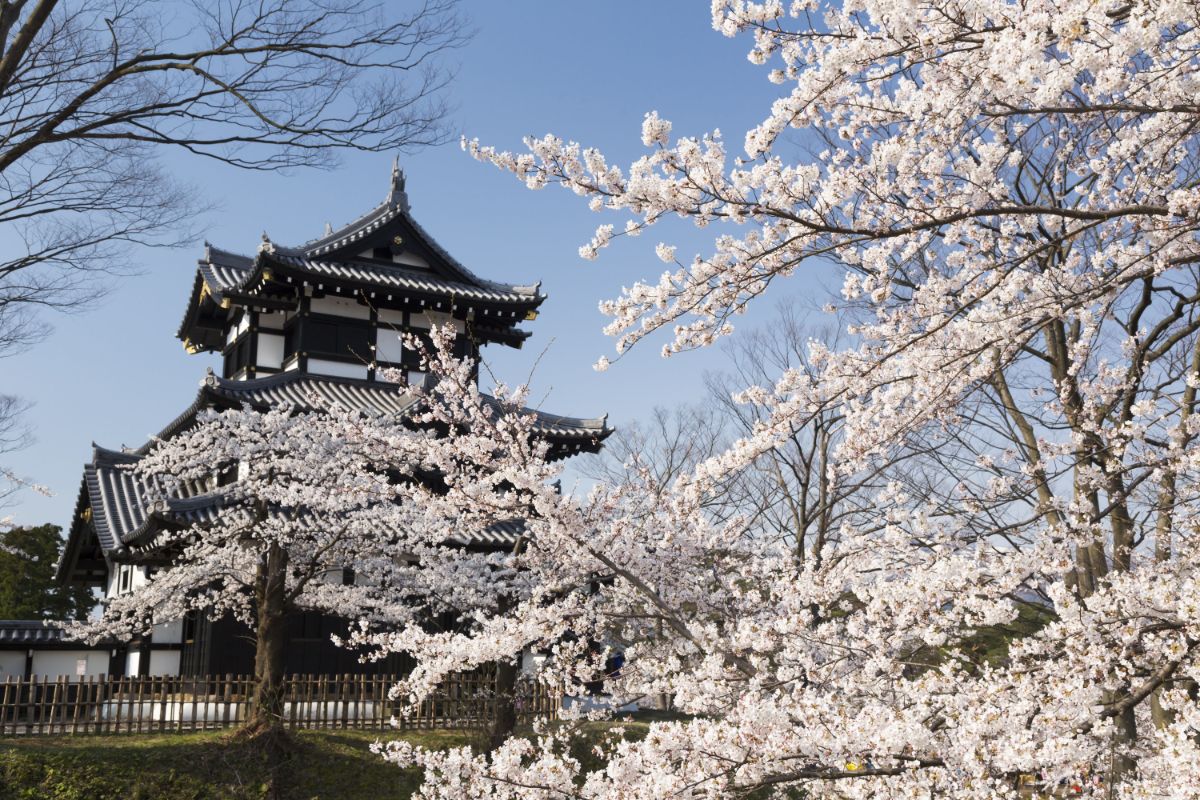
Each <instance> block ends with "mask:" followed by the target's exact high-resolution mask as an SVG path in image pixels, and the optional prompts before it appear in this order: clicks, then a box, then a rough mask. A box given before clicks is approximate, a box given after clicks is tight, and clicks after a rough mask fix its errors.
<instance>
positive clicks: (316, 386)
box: [0, 166, 611, 674]
mask: <svg viewBox="0 0 1200 800" xmlns="http://www.w3.org/2000/svg"><path fill="white" fill-rule="evenodd" d="M545 300H546V295H545V294H542V292H541V291H540V284H534V285H532V286H516V285H511V284H506V283H497V282H494V281H491V280H486V279H484V278H482V277H480V276H478V275H476V274H474V273H473V272H471V271H470V270H468V269H467V268H466V267H465V266H463V265H462V264H461V263H459V262H458V261H457V260H455V259H454V257H453V256H451V255H450V254H449V253H448V252H447V251H446V250H445V249H444V248H443V247H442V246H441V245H439V244H438V243H437V242H436V241H434V239H433V237H431V236H430V235H429V233H428V232H426V231H425V229H424V228H422V227H421V226H420V225H419V224H418V223H417V222H416V220H415V219H414V218H413V216H412V211H411V208H410V205H409V200H408V195H407V193H406V191H405V180H404V174H403V173H402V172H401V171H400V170H399V168H398V167H396V166H394V167H393V170H392V179H391V189H390V191H389V192H388V195H387V197H386V199H385V200H384V202H383V203H382V204H380V205H379V206H377V207H375V208H374V209H372V210H371V211H369V212H367V213H366V214H365V215H363V216H362V217H360V218H358V219H356V220H354V221H353V222H351V223H350V224H348V225H346V226H345V227H342V228H340V229H338V230H329V229H328V228H327V229H326V232H325V234H324V235H323V236H321V237H320V238H318V239H314V240H313V241H311V242H309V243H307V244H304V245H301V246H298V247H285V246H283V245H280V244H276V243H274V242H272V241H271V240H270V239H269V238H268V237H267V236H266V234H264V235H263V238H262V242H261V243H259V244H258V245H257V252H255V253H254V255H242V254H238V253H235V252H232V251H229V250H224V249H220V248H218V247H215V246H212V245H207V244H206V245H205V249H204V256H203V258H201V259H200V260H199V264H198V267H197V269H196V276H195V280H194V282H193V286H192V292H191V296H190V297H189V298H188V301H187V307H186V309H185V311H184V314H183V321H182V323H181V324H180V326H179V332H178V334H177V335H178V337H179V339H180V340H182V342H183V345H184V347H185V348H186V349H187V350H188V352H189V353H199V352H212V353H218V352H219V353H221V355H222V356H223V358H224V363H223V367H222V369H221V374H220V375H219V376H218V375H216V374H213V372H212V371H210V372H209V373H208V375H207V376H206V377H205V378H204V379H203V381H202V382H201V386H200V390H199V392H198V394H197V395H196V397H195V398H194V400H193V401H192V403H191V405H190V406H188V407H187V408H186V409H185V410H184V411H183V413H181V414H180V415H179V416H178V417H176V418H175V420H173V421H172V422H171V423H170V424H168V425H167V426H166V428H164V429H163V430H162V431H161V432H160V433H159V437H161V438H170V437H171V436H173V435H175V434H176V433H177V432H179V431H181V430H184V429H185V428H187V427H188V426H189V425H191V424H192V422H193V420H194V419H195V416H196V414H197V412H198V411H200V410H201V409H203V408H212V407H217V408H220V407H237V406H241V405H242V404H244V403H249V404H251V405H252V406H256V407H260V408H266V407H270V406H275V405H279V404H286V405H290V406H294V407H297V408H312V407H313V406H314V405H319V403H318V401H316V400H315V399H314V398H324V399H326V400H329V401H331V402H332V401H336V402H338V403H339V404H342V405H348V406H351V407H358V408H363V409H376V410H382V411H387V412H392V413H396V414H400V415H404V414H407V413H409V412H410V411H411V410H412V409H413V408H414V407H415V406H416V404H417V401H416V399H415V398H414V397H413V396H412V395H411V394H408V393H406V392H404V391H397V387H396V386H395V384H389V383H385V382H384V380H383V368H385V367H398V368H400V370H401V371H402V374H403V375H404V376H405V380H406V381H407V382H408V384H409V385H415V384H419V383H420V382H421V381H422V380H423V375H422V374H421V373H420V372H419V371H418V370H419V358H418V354H417V353H416V352H414V351H412V350H410V349H407V348H404V347H403V346H402V345H401V342H400V338H399V336H398V334H399V333H400V332H412V333H415V334H417V335H420V334H421V332H422V331H427V330H428V329H429V328H430V326H431V325H433V324H445V323H447V322H452V323H453V324H454V326H455V327H456V329H457V331H458V334H459V335H458V338H457V341H456V345H455V354H456V355H457V356H459V357H465V356H476V355H478V353H479V349H480V348H481V347H483V346H484V345H487V344H492V343H495V344H500V345H507V346H510V347H520V346H521V345H522V343H523V342H524V341H525V339H526V338H527V337H528V336H529V335H530V334H529V332H528V331H527V330H524V329H523V328H522V327H521V325H522V323H525V322H529V321H532V320H534V319H535V318H536V317H537V309H538V307H539V306H541V304H542V303H543V302H544V301H545ZM393 374H394V373H393ZM401 388H403V387H401ZM533 413H535V414H536V415H537V422H538V424H537V431H538V434H539V435H541V436H544V437H545V438H546V440H547V441H548V443H549V444H550V448H551V449H550V455H551V457H552V458H562V457H565V456H568V455H572V454H574V453H578V452H584V451H588V452H595V451H596V450H598V449H599V448H600V446H601V443H602V442H603V440H604V439H605V438H606V437H607V436H608V435H609V434H610V433H611V429H610V428H609V427H608V426H607V425H606V423H605V419H604V418H599V419H578V418H574V417H564V416H557V415H554V414H547V413H543V412H541V411H534V412H533ZM148 446H149V445H148V444H147V445H143V446H142V447H141V448H138V449H136V450H122V451H116V450H108V449H104V448H102V447H94V450H93V454H92V460H91V462H90V463H88V464H86V465H85V466H84V472H83V480H82V485H81V487H80V491H79V499H78V501H77V503H76V507H75V512H74V516H73V519H72V521H71V526H70V531H69V535H68V540H67V544H66V549H65V551H64V554H63V557H62V560H61V561H60V563H59V570H58V574H59V578H60V580H62V581H73V582H80V583H83V584H86V585H89V586H95V587H99V588H100V589H101V590H102V591H103V592H104V593H105V596H109V597H111V596H115V595H118V594H121V593H124V592H128V591H130V590H131V589H132V588H133V587H135V586H136V585H138V584H139V583H141V582H142V581H144V580H145V578H146V575H147V573H148V570H150V569H153V568H154V567H155V566H156V565H161V564H163V563H164V562H165V560H166V559H168V558H169V555H168V554H166V553H164V552H161V551H160V550H159V549H157V548H156V546H155V541H156V538H157V536H156V534H158V533H159V532H161V531H163V530H165V529H171V528H177V527H179V526H184V525H190V524H195V523H201V524H202V523H203V522H204V521H205V520H206V519H211V518H212V517H211V514H212V513H213V509H214V507H215V501H209V498H208V497H206V496H205V495H203V494H201V495H198V496H195V497H189V498H182V499H178V500H172V501H169V502H168V503H166V504H165V506H164V505H163V504H161V503H160V504H159V505H156V506H154V507H150V505H149V503H150V501H149V500H148V493H147V492H146V490H145V486H144V485H142V484H141V482H140V481H139V480H138V479H137V478H136V476H135V475H134V474H133V472H132V471H130V470H129V469H128V468H127V467H125V465H129V464H132V463H134V462H136V461H137V460H138V459H139V458H141V457H142V456H143V455H144V454H145V453H146V450H147V447H148ZM520 529H521V525H520V523H519V522H512V523H505V524H501V525H497V526H493V527H492V528H489V529H487V530H485V531H481V532H479V533H478V534H476V535H474V536H471V537H465V538H463V539H462V544H463V546H467V547H478V548H496V549H499V548H504V547H506V546H511V544H512V543H513V542H515V540H516V536H517V534H518V533H519V531H520ZM294 623H295V624H294V625H292V629H291V631H290V634H291V635H290V637H289V639H290V642H289V646H288V652H287V653H286V654H285V662H286V664H287V670H288V672H293V673H331V672H337V673H345V672H361V671H363V670H364V669H369V670H380V671H385V672H387V671H394V670H395V669H396V667H397V665H395V664H389V663H386V662H381V663H380V664H378V665H375V666H372V665H365V666H364V665H361V664H358V662H357V661H356V659H355V658H354V656H353V654H350V653H343V652H339V651H337V650H335V649H334V648H333V647H332V645H331V644H329V634H330V633H331V632H332V630H333V628H331V627H330V626H331V625H333V624H334V623H335V621H331V620H328V619H325V618H321V617H320V616H319V615H309V614H306V615H297V619H296V620H294ZM236 627H237V626H236V623H233V622H232V621H230V620H221V621H217V622H210V621H207V620H194V619H188V620H180V621H176V622H170V623H164V624H161V625H156V626H155V629H154V633H153V635H152V636H150V637H147V638H146V639H145V640H142V641H135V642H133V643H132V644H130V645H129V646H128V647H127V648H125V647H121V648H117V649H113V650H112V651H111V656H110V659H109V660H110V663H109V665H108V669H107V670H103V671H107V672H108V673H109V674H178V673H183V674H217V673H227V672H232V673H241V672H248V671H250V666H251V664H252V652H251V650H250V649H249V648H250V646H249V645H247V644H246V643H245V642H243V641H242V640H241V639H242V637H241V636H240V633H242V632H244V631H240V630H236ZM50 638H53V637H50ZM0 646H2V644H0ZM38 646H49V647H53V646H55V645H54V643H53V642H51V641H46V642H44V643H39V645H38ZM58 646H60V647H68V646H72V647H77V645H68V643H66V642H62V643H61V644H59V645H58ZM89 659H90V656H89ZM248 659H249V661H248ZM244 662H245V663H244ZM89 663H90V661H89ZM89 669H90V668H89Z"/></svg>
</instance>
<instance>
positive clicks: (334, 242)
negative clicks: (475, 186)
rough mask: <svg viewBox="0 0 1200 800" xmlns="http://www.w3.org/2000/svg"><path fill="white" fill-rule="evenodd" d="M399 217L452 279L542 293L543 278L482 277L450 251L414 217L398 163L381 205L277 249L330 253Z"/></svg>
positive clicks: (524, 293) (496, 289)
mask: <svg viewBox="0 0 1200 800" xmlns="http://www.w3.org/2000/svg"><path fill="white" fill-rule="evenodd" d="M397 221H403V222H404V223H405V224H406V225H408V227H410V228H412V230H413V232H414V233H416V235H417V237H418V238H419V239H420V240H421V243H422V244H424V245H425V246H426V247H428V248H429V249H430V250H431V251H433V252H434V253H435V254H437V255H438V257H439V258H440V259H441V260H442V262H443V263H444V266H445V267H447V268H448V269H449V270H450V272H451V273H454V274H452V275H451V276H450V277H451V278H452V279H456V280H457V281H458V282H461V283H464V284H468V285H471V286H476V287H479V288H481V289H487V290H491V291H493V292H496V293H499V294H515V295H520V296H522V297H524V298H526V299H530V298H533V297H540V295H539V292H538V290H539V289H540V287H541V283H540V282H539V283H536V284H533V285H531V286H517V285H513V284H507V283H498V282H496V281H490V280H487V279H486V278H481V277H480V276H478V275H476V274H475V273H474V272H472V271H471V270H469V269H467V267H466V266H464V265H463V263H462V262H461V261H459V260H458V259H457V258H455V257H454V256H452V255H450V253H449V252H448V251H447V250H446V249H445V248H444V247H442V246H441V245H440V244H438V242H437V240H436V239H434V238H433V236H431V235H430V234H429V232H428V231H427V230H425V228H423V227H421V225H420V223H418V222H417V221H416V219H414V218H413V215H412V207H411V205H410V203H409V201H408V192H407V190H406V188H405V178H404V172H403V171H402V170H401V169H400V165H399V164H398V163H393V164H392V185H391V190H390V191H389V192H388V196H387V198H386V199H385V200H384V201H383V202H382V203H380V204H379V205H378V206H376V207H375V208H373V209H371V210H370V211H368V212H367V213H366V214H363V215H362V216H361V217H359V218H358V219H355V220H353V221H351V222H349V223H347V224H345V225H343V226H342V227H340V228H338V229H337V230H331V231H329V232H328V233H326V234H324V235H323V236H321V237H320V238H317V239H313V240H311V241H309V242H306V243H305V244H303V245H301V246H300V247H280V246H278V245H275V246H274V250H275V252H276V253H277V254H280V255H289V256H298V257H301V258H304V259H313V258H316V257H318V256H329V255H331V254H333V253H336V252H337V251H339V250H342V249H345V248H347V247H353V246H354V245H355V244H357V243H358V242H359V241H361V240H362V239H363V238H365V237H366V236H368V235H370V234H372V233H374V232H376V231H378V230H382V229H384V228H386V227H387V226H388V225H389V224H394V223H395V222H397Z"/></svg>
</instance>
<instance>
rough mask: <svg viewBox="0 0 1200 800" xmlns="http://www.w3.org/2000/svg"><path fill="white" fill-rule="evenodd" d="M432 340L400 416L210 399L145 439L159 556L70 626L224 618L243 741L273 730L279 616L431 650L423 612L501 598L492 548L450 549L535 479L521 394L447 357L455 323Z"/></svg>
mask: <svg viewBox="0 0 1200 800" xmlns="http://www.w3.org/2000/svg"><path fill="white" fill-rule="evenodd" d="M431 336H432V339H433V344H434V349H433V350H432V351H430V352H428V353H427V354H426V359H427V362H426V364H425V366H426V367H428V368H429V369H430V372H431V374H432V375H433V376H435V378H436V385H435V386H434V388H432V389H428V390H422V389H415V388H405V387H403V386H402V385H401V384H400V383H399V382H397V383H395V384H394V386H395V391H396V392H397V393H398V394H400V393H405V392H408V393H410V394H411V395H413V397H412V398H411V399H412V400H413V402H414V404H415V405H414V406H413V408H412V410H411V413H406V414H403V415H397V414H395V413H385V412H382V411H378V412H376V411H370V410H362V409H351V408H347V407H343V406H340V405H338V404H337V403H335V402H325V401H321V400H320V399H319V398H313V401H312V403H311V405H312V407H313V410H300V409H297V408H296V407H294V406H292V405H290V404H283V405H280V406H278V407H271V408H267V409H257V408H252V407H244V408H235V409H223V410H222V409H209V410H205V411H202V412H200V413H199V414H198V416H197V420H196V423H195V425H194V426H192V427H190V428H188V429H186V430H185V431H183V432H182V433H179V434H177V435H175V436H173V437H172V438H170V439H167V440H160V441H156V442H154V443H153V445H152V447H151V448H150V449H149V451H148V452H147V453H146V454H145V455H144V456H143V457H141V458H140V459H139V460H138V462H137V464H136V466H135V467H134V469H135V471H136V473H137V475H138V477H139V479H140V480H141V481H142V482H143V484H144V486H145V487H146V491H147V493H148V494H149V495H150V497H151V502H152V503H153V504H154V508H155V510H156V512H157V513H159V514H161V515H162V516H163V517H165V518H167V519H169V520H171V521H173V522H174V523H175V524H174V525H168V526H166V527H164V528H163V530H161V531H160V532H158V533H157V534H156V535H155V536H154V538H153V539H152V540H151V541H147V542H143V543H141V544H140V547H141V548H142V549H143V550H144V551H145V552H144V555H145V557H146V558H149V559H152V561H153V563H156V564H159V566H158V567H157V569H156V570H155V571H154V572H153V574H152V575H151V576H150V577H149V579H148V580H147V582H146V583H145V584H143V585H141V586H137V587H135V588H134V589H133V590H132V591H131V592H130V593H128V594H121V595H118V596H116V597H114V598H111V599H110V600H109V601H108V602H107V604H106V607H105V608H104V612H103V615H102V617H101V619H99V620H98V621H96V622H92V623H83V624H80V625H78V626H76V627H75V628H74V629H73V633H74V634H75V635H79V636H84V637H86V638H90V639H98V638H103V637H129V636H131V635H133V634H135V633H139V632H145V631H147V630H148V629H149V628H150V627H151V626H152V625H153V624H154V623H155V622H162V621H165V620H171V619H178V618H181V617H182V616H184V615H185V614H187V613H191V612H199V613H202V614H205V615H208V616H209V617H211V618H220V617H222V616H226V615H230V616H232V617H234V618H236V619H238V620H240V621H242V622H244V623H246V624H247V625H249V626H250V627H251V628H252V630H253V631H254V633H255V637H256V638H255V678H256V684H255V693H254V697H253V700H252V706H253V708H252V713H251V715H250V717H249V719H248V720H247V722H246V725H245V726H244V728H243V733H244V734H246V735H258V734H264V733H266V734H272V735H278V734H279V733H280V731H281V721H282V718H281V714H282V711H283V698H282V694H281V691H282V685H283V678H284V660H283V647H284V642H285V631H284V622H285V618H286V616H287V615H288V614H291V613H294V612H297V611H319V612H324V613H328V614H332V615H335V616H339V617H347V618H349V619H350V620H351V621H352V622H354V623H355V624H356V629H357V631H358V632H359V634H360V635H361V633H362V632H363V631H365V630H367V629H368V628H370V629H371V630H375V631H378V630H386V631H389V632H390V635H391V636H392V638H393V640H394V641H395V642H397V646H396V647H395V648H394V649H395V650H403V649H406V647H408V645H406V644H405V643H406V642H407V641H408V640H409V639H413V640H415V643H414V644H413V645H411V647H413V648H417V649H419V647H420V645H421V644H422V643H429V642H436V641H437V640H438V638H439V634H438V633H437V632H436V630H435V629H433V628H431V626H430V622H431V621H432V619H433V618H435V617H437V616H438V615H440V614H444V613H446V612H453V613H455V614H462V613H463V612H464V611H470V612H472V613H478V614H482V613H485V611H486V610H487V609H489V608H490V609H493V610H494V609H496V608H497V607H498V606H499V605H501V604H503V603H504V602H505V598H506V597H507V596H508V595H510V594H513V593H516V592H517V591H518V589H517V588H516V587H514V586H513V584H514V583H515V582H517V576H516V575H515V573H514V572H513V571H512V570H511V569H510V568H509V567H508V566H507V564H506V556H505V555H504V554H503V553H500V554H497V553H495V552H480V551H479V550H476V549H472V548H469V547H466V546H465V545H466V544H467V543H468V542H469V540H470V539H471V537H472V534H475V533H478V532H480V531H482V530H483V529H485V528H486V527H488V526H489V525H492V524H494V523H496V522H499V521H505V520H511V519H514V518H519V517H521V516H522V515H523V514H524V513H525V512H526V510H527V509H526V506H525V505H524V502H523V495H522V494H521V493H520V492H519V491H518V488H519V487H521V486H525V485H528V484H530V482H531V481H533V482H536V481H538V480H541V479H542V477H543V473H544V471H545V470H546V469H547V468H546V466H545V455H546V444H545V442H544V441H542V440H540V439H538V438H537V437H536V436H535V435H534V431H533V427H532V426H533V423H534V417H533V416H532V415H530V414H523V413H521V412H520V401H521V399H522V395H521V394H520V393H516V392H509V391H507V390H506V389H505V388H504V387H500V388H499V390H498V392H497V395H496V396H494V397H493V396H487V395H482V394H481V393H480V392H479V389H478V386H477V384H476V377H475V374H476V373H475V365H474V364H473V363H471V362H470V361H459V360H457V359H455V358H454V357H453V355H452V353H453V347H454V337H455V333H454V330H453V328H451V327H449V326H447V327H445V328H444V329H438V330H434V331H433V332H432V334H431ZM409 344H410V345H411V346H414V347H417V346H420V342H419V341H418V340H416V339H413V340H411V341H410V342H409ZM396 377H398V376H396ZM548 491H549V492H550V493H551V494H552V493H553V488H552V487H551V488H550V489H549V490H548ZM155 554H159V555H160V556H161V557H159V558H154V555H155ZM346 569H352V570H353V575H354V580H353V581H346V580H344V570H346ZM468 621H469V618H468ZM371 626H373V627H371ZM517 653H519V648H518V650H516V651H511V652H504V653H497V654H496V655H497V658H496V659H492V660H503V661H506V662H511V661H512V659H513V657H514V655H516V654H517Z"/></svg>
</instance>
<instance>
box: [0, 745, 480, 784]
mask: <svg viewBox="0 0 1200 800" xmlns="http://www.w3.org/2000/svg"><path fill="white" fill-rule="evenodd" d="M226 736H227V734H225V733H224V732H211V733H180V734H159V735H153V736H126V735H120V736H76V737H70V736H54V737H49V736H47V737H36V738H34V737H31V738H29V739H4V740H0V800H268V798H278V799H279V800H343V798H345V799H347V800H348V799H349V798H368V800H393V798H394V799H395V800H404V799H405V798H408V797H409V796H410V795H411V794H412V792H413V791H414V790H415V789H416V787H417V786H418V785H419V784H420V777H421V776H420V774H419V771H418V770H414V769H410V770H401V769H398V768H396V767H394V766H392V765H390V764H387V763H385V762H384V761H383V760H382V759H381V758H379V757H378V756H376V755H374V754H372V753H371V752H370V751H369V749H368V748H369V747H370V744H371V742H374V741H376V740H377V739H381V738H382V739H385V740H388V739H399V738H403V739H407V740H408V741H411V742H414V743H418V744H422V745H425V746H428V747H453V746H458V745H462V744H467V743H471V742H473V741H474V740H473V739H472V736H471V734H469V733H467V732H464V731H409V732H405V733H403V734H400V733H393V732H374V731H371V732H367V731H301V732H299V733H297V734H296V736H295V741H296V747H295V748H294V752H293V753H291V754H289V755H288V756H286V757H285V761H284V762H283V763H282V764H281V766H280V767H279V769H278V770H277V772H276V778H277V781H276V784H275V786H274V792H272V785H271V770H270V768H269V765H268V763H267V758H266V756H265V754H264V753H263V752H262V751H261V749H259V748H257V747H254V746H247V745H245V744H242V743H237V742H230V741H228V740H227V739H226Z"/></svg>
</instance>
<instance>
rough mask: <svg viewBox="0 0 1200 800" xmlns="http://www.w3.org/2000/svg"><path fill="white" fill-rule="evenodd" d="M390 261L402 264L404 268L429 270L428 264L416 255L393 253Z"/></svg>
mask: <svg viewBox="0 0 1200 800" xmlns="http://www.w3.org/2000/svg"><path fill="white" fill-rule="evenodd" d="M392 261H393V262H395V263H397V264H403V265H404V266H406V267H419V268H420V269H429V262H428V261H426V260H425V259H423V258H421V257H420V256H419V255H417V254H416V253H393V254H392Z"/></svg>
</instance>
